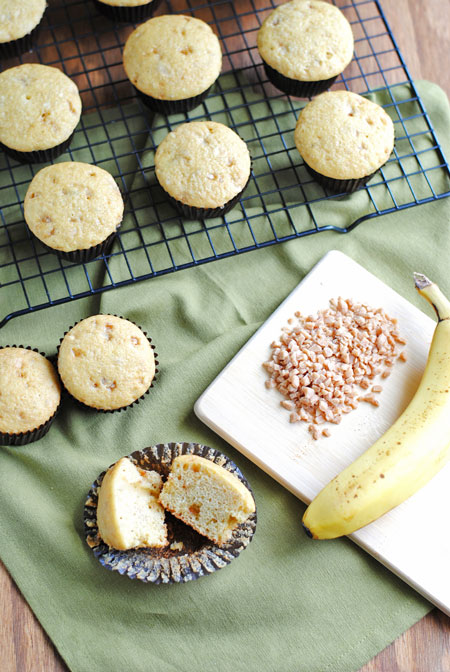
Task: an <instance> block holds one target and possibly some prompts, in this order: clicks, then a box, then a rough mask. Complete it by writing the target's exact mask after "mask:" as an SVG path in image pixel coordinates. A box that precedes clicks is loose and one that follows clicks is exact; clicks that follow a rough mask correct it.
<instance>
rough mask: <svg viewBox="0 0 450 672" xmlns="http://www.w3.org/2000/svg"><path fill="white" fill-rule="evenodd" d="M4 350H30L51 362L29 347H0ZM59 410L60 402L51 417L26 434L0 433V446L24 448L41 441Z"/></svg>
mask: <svg viewBox="0 0 450 672" xmlns="http://www.w3.org/2000/svg"><path fill="white" fill-rule="evenodd" d="M4 348H23V349H24V350H32V351H33V352H37V353H39V354H40V355H42V356H43V357H45V358H46V359H48V360H49V361H51V359H50V357H47V355H46V354H45V353H44V352H40V351H39V350H38V349H37V348H32V347H31V346H30V345H2V346H0V350H3V349H4ZM52 364H53V362H52ZM60 408H61V400H60V402H59V404H58V406H57V407H56V410H55V412H54V413H53V415H51V416H50V418H49V419H48V420H47V421H46V422H44V423H43V424H42V425H39V427H36V428H35V429H30V430H29V431H27V432H14V433H13V432H0V446H25V445H27V444H28V443H34V442H35V441H39V439H42V438H43V437H44V436H45V435H46V434H47V432H48V431H49V429H50V427H51V426H52V424H53V421H54V420H55V418H56V416H57V415H58V413H59V410H60Z"/></svg>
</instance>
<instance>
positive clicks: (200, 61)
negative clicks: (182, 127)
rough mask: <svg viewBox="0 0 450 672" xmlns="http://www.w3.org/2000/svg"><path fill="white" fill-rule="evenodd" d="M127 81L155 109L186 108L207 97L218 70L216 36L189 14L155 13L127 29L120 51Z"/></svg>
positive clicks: (220, 56)
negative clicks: (131, 28)
mask: <svg viewBox="0 0 450 672" xmlns="http://www.w3.org/2000/svg"><path fill="white" fill-rule="evenodd" d="M123 65H124V68H125V72H126V74H127V77H128V79H129V80H130V81H131V83H132V84H133V86H134V87H135V89H136V90H137V92H138V94H139V95H140V96H141V98H142V99H143V100H144V102H145V103H146V105H148V107H150V108H151V109H152V110H154V111H155V112H161V113H162V114H172V113H174V112H187V111H188V110H192V109H193V108H194V107H196V106H197V105H199V104H200V103H201V102H202V101H203V100H204V99H205V98H206V96H207V95H208V92H209V89H210V88H211V86H212V85H213V83H214V82H215V81H216V79H217V77H218V76H219V74H220V70H221V68H222V52H221V49H220V44H219V40H218V39H217V37H216V35H215V34H214V33H213V31H212V30H211V28H210V27H209V26H208V24H207V23H205V22H204V21H201V20H200V19H195V18H193V17H191V16H183V15H180V14H178V15H175V14H174V15H171V16H166V15H164V16H157V17H155V18H153V19H150V20H149V21H146V23H143V24H142V25H140V26H139V27H138V28H136V30H135V31H134V32H132V33H131V35H130V36H129V38H128V39H127V41H126V44H125V49H124V52H123Z"/></svg>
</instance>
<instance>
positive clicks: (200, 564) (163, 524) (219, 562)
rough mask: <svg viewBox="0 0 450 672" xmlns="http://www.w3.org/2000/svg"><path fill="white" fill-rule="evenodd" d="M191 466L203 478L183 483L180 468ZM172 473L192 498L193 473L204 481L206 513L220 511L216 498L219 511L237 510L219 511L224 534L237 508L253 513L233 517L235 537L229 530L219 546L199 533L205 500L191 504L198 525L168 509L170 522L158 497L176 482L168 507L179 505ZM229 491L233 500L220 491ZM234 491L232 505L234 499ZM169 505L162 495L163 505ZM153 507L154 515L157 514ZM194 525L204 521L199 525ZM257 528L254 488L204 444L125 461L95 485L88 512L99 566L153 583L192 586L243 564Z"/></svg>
mask: <svg viewBox="0 0 450 672" xmlns="http://www.w3.org/2000/svg"><path fill="white" fill-rule="evenodd" d="M184 459H187V460H188V462H192V464H190V466H191V467H192V466H194V468H196V467H195V465H201V467H203V471H202V472H201V473H200V471H199V472H196V471H195V470H194V471H192V470H191V469H186V470H184V469H183V472H184V473H185V474H186V477H185V479H184V480H183V481H182V480H180V481H178V471H177V469H178V467H179V466H180V460H181V462H182V464H184V463H183V460H184ZM205 462H206V466H205V464H204V463H205ZM177 465H178V466H177ZM201 467H200V469H201ZM182 468H183V467H182ZM175 472H176V473H175ZM171 473H173V474H174V478H176V480H177V482H178V483H179V485H180V488H179V489H180V490H183V491H184V492H185V493H186V492H187V487H186V488H185V489H183V487H182V485H183V483H184V484H185V485H186V486H187V480H188V479H190V478H192V475H193V474H194V476H195V475H196V474H199V475H200V476H203V478H202V479H201V481H202V482H201V483H200V490H201V491H202V492H204V499H205V513H206V507H207V506H209V508H210V509H213V508H214V504H212V505H211V504H209V503H208V504H206V503H207V502H208V499H210V498H211V499H214V500H215V501H216V504H218V506H219V508H220V507H223V506H224V505H226V506H229V505H230V503H231V506H232V510H231V509H230V511H229V512H228V514H229V515H227V512H225V511H223V510H219V511H218V512H217V517H218V518H221V522H222V523H224V524H223V525H222V531H223V528H224V527H226V528H229V526H230V520H229V519H230V517H232V516H233V512H235V508H236V507H235V504H236V501H237V500H239V502H242V501H244V502H246V503H247V502H248V504H249V506H248V507H247V510H246V512H241V517H240V518H239V520H237V519H235V518H233V520H232V522H231V525H232V530H228V529H227V531H226V534H225V536H226V539H225V538H224V539H222V540H221V542H220V543H217V542H215V541H213V540H211V539H209V538H207V537H206V536H205V535H204V534H202V531H200V532H199V531H198V529H196V528H198V524H197V522H198V520H197V518H198V513H199V505H200V502H199V500H198V499H197V500H196V501H194V500H193V499H192V500H191V501H190V504H189V505H188V509H189V508H190V509H191V511H190V512H189V511H188V515H190V516H191V519H192V520H189V521H188V524H186V523H185V522H183V521H182V520H180V518H177V517H175V516H174V515H172V514H171V513H170V512H169V511H167V510H166V511H165V518H164V519H163V518H162V515H161V510H162V507H161V508H160V509H159V510H158V509H157V508H156V504H157V501H156V498H157V492H158V490H159V489H160V488H161V484H162V483H164V482H165V483H166V484H167V483H169V485H168V489H169V490H171V492H172V496H171V494H170V492H169V493H168V492H166V497H165V501H166V499H167V501H168V500H170V502H171V504H174V505H175V501H174V500H175V498H174V496H173V494H174V490H173V489H172V488H171V487H170V474H171ZM111 483H112V484H113V487H112V485H111ZM230 483H231V486H230ZM223 484H225V490H226V494H225V496H223V495H222V496H221V495H220V492H219V491H220V490H221V488H222V487H223ZM135 487H136V488H137V489H138V491H139V492H138V493H136V492H135V490H134V488H135ZM163 487H164V486H163ZM196 492H197V491H196ZM230 492H231V493H232V495H231V499H230V498H229V497H228V494H229V493H230ZM197 495H198V492H197ZM235 495H236V498H237V499H236V500H235V499H234V496H235ZM161 499H162V496H160V497H159V501H161ZM177 500H178V501H179V500H180V497H177ZM147 506H150V507H151V509H152V511H151V512H150V513H149V512H148V511H147V510H146V509H147ZM174 508H175V507H174ZM139 511H140V512H141V513H139ZM213 515H214V514H213ZM183 516H184V514H183ZM224 516H225V518H224ZM194 519H196V520H197V522H196V523H195V525H194V526H193V525H192V522H194ZM222 519H223V520H222ZM255 529H256V509H255V504H254V499H253V495H252V491H251V488H250V485H249V483H248V481H247V480H246V479H245V477H244V476H243V475H242V473H241V472H240V470H239V469H238V467H237V466H236V465H235V464H234V463H233V462H232V461H231V460H230V459H229V458H228V457H227V456H226V455H224V454H223V453H220V452H219V451H217V450H214V449H213V448H210V447H208V446H204V445H201V444H198V443H165V444H158V445H156V446H151V447H149V448H145V449H144V450H137V451H135V452H133V453H131V454H130V455H128V456H126V457H125V458H122V459H120V460H119V461H118V462H116V463H115V465H112V466H111V467H110V468H109V469H108V470H107V471H106V472H103V473H102V474H100V475H99V476H98V478H97V479H96V480H95V482H94V483H93V485H92V486H91V488H90V491H89V493H88V496H87V499H86V503H85V508H84V531H85V537H86V542H87V544H88V545H89V547H90V548H91V549H92V551H93V553H94V555H95V556H96V557H97V558H98V560H99V562H100V563H101V564H102V565H103V566H104V567H105V568H106V569H109V570H112V571H116V572H119V573H120V574H123V575H125V576H127V577H128V578H130V579H138V580H140V581H143V582H145V583H157V584H159V583H185V582H187V581H192V580H194V579H198V578H199V577H201V576H207V575H208V574H211V573H213V572H215V571H217V570H218V569H221V568H222V567H225V566H226V565H227V564H229V563H230V562H231V561H232V560H234V559H235V558H237V557H238V555H239V554H240V553H241V552H242V551H243V550H244V549H245V548H246V547H247V545H248V544H249V543H250V541H251V540H252V537H253V534H254V532H255ZM136 531H137V534H135V533H136ZM205 531H207V530H205ZM166 535H167V536H166Z"/></svg>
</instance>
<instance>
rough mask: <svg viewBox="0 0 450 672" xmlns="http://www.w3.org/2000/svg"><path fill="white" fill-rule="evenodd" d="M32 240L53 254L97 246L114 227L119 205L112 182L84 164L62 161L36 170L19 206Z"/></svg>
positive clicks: (105, 174) (120, 209) (117, 222)
mask: <svg viewBox="0 0 450 672" xmlns="http://www.w3.org/2000/svg"><path fill="white" fill-rule="evenodd" d="M24 214H25V221H26V223H27V224H28V226H29V228H30V230H31V231H32V232H33V233H34V235H35V236H36V237H37V238H39V240H41V241H42V242H43V243H45V244H46V245H48V246H49V247H52V248H53V249H55V250H61V251H62V252H71V251H73V250H84V249H87V248H89V247H92V246H94V245H98V244H99V243H101V242H103V241H104V240H105V239H106V238H107V237H108V236H109V235H110V234H111V233H113V232H114V231H115V230H116V229H117V227H118V226H119V225H120V222H121V221H122V216H123V200H122V196H121V194H120V190H119V187H118V186H117V184H116V182H115V181H114V178H113V176H112V175H110V173H108V172H106V170H103V169H102V168H98V167H97V166H92V165H91V164H89V163H78V162H76V161H67V162H63V163H55V164H54V165H51V166H47V167H46V168H42V170H40V171H39V172H38V173H36V175H35V176H34V178H33V179H32V181H31V183H30V186H29V187H28V190H27V193H26V196H25V203H24Z"/></svg>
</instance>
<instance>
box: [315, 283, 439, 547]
mask: <svg viewBox="0 0 450 672" xmlns="http://www.w3.org/2000/svg"><path fill="white" fill-rule="evenodd" d="M414 280H415V285H416V288H417V289H418V291H419V293H420V294H421V295H422V296H423V297H425V299H427V300H428V301H429V303H431V305H432V306H433V308H434V309H435V311H436V314H437V317H438V323H437V325H436V329H435V331H434V336H433V340H432V343H431V347H430V351H429V354H428V360H427V364H426V367H425V371H424V374H423V377H422V380H421V381H420V384H419V387H418V388H417V391H416V393H415V395H414V397H413V399H412V400H411V402H410V403H409V405H408V407H407V408H406V409H405V411H404V412H403V413H402V415H401V416H400V417H399V418H398V420H396V422H395V423H394V424H393V425H392V427H390V428H389V429H388V430H387V432H386V433H385V434H383V436H381V437H380V438H379V439H378V440H377V441H376V442H375V443H374V444H373V445H372V446H371V447H370V448H369V449H368V450H366V452H365V453H363V454H362V455H361V456H360V457H359V458H358V459H357V460H355V462H353V464H351V465H350V466H348V467H347V468H346V469H344V470H343V471H342V472H341V473H340V474H338V475H337V476H336V477H335V478H334V479H333V480H332V481H331V482H330V483H328V485H326V486H325V487H324V488H323V490H321V491H320V492H319V494H318V495H317V496H316V497H315V498H314V499H313V501H312V502H311V504H310V505H309V506H308V508H307V509H306V511H305V515H304V516H303V521H302V522H303V526H304V528H305V531H306V533H307V534H308V535H309V536H311V537H313V538H314V539H334V538H336V537H340V536H342V535H345V534H351V533H352V532H354V531H355V530H359V529H360V528H361V527H363V526H364V525H368V524H369V523H371V522H372V521H373V520H376V519H377V518H379V517H380V516H382V515H383V514H384V513H386V512H387V511H390V510H391V509H393V508H394V507H395V506H397V505H398V504H400V503H401V502H403V501H404V500H405V499H407V498H408V497H410V496H411V495H413V494H414V493H415V492H416V491H417V490H419V488H421V487H422V486H424V485H425V484H426V483H427V482H428V481H429V480H430V479H431V478H432V477H433V476H434V475H435V474H437V472H438V471H439V470H440V469H441V468H442V467H443V466H444V464H445V462H446V461H447V460H448V459H449V458H450V302H449V301H448V300H447V299H446V297H445V296H444V295H443V294H442V292H441V291H440V289H439V287H438V286H437V285H436V284H434V283H432V282H431V281H430V280H428V278H426V277H425V276H424V275H421V274H419V273H414Z"/></svg>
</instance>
